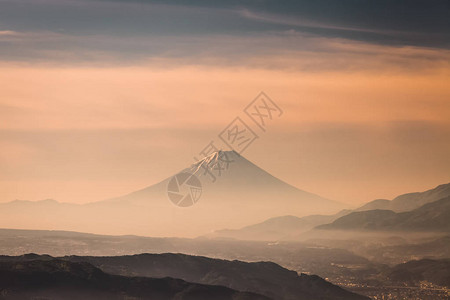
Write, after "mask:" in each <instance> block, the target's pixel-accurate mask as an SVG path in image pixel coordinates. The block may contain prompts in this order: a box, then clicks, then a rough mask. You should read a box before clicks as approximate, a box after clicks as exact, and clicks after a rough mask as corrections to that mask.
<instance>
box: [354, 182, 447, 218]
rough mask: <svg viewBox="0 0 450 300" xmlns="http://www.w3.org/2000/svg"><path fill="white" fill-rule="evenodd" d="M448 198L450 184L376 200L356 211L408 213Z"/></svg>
mask: <svg viewBox="0 0 450 300" xmlns="http://www.w3.org/2000/svg"><path fill="white" fill-rule="evenodd" d="M447 196H450V183H447V184H441V185H439V186H437V187H435V188H434V189H431V190H428V191H425V192H416V193H408V194H403V195H400V196H398V197H395V198H394V199H393V200H386V199H376V200H373V201H370V202H369V203H367V204H365V205H363V206H361V207H359V208H357V209H356V210H357V211H364V210H373V209H384V210H392V211H395V212H404V211H410V210H413V209H416V208H419V207H420V206H422V205H424V204H427V203H431V202H434V201H437V200H440V199H442V198H445V197H447Z"/></svg>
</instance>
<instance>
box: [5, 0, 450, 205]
mask: <svg viewBox="0 0 450 300" xmlns="http://www.w3.org/2000/svg"><path fill="white" fill-rule="evenodd" d="M262 2H264V1H262ZM262 2H261V3H262ZM344 2H345V1H344ZM257 3H259V2H253V1H243V2H241V3H239V4H238V3H235V2H233V1H232V2H230V3H229V4H219V2H217V3H216V2H214V1H212V2H205V1H193V2H192V3H191V4H189V5H187V4H182V3H181V2H178V1H171V2H168V3H162V2H159V1H143V2H129V3H128V2H125V1H81V0H80V1H34V2H32V1H0V11H1V12H0V20H1V22H0V120H1V121H0V195H1V198H0V201H1V202H8V201H12V200H14V199H23V200H41V199H46V198H52V199H56V200H58V201H62V202H75V203H85V202H89V201H97V200H103V199H106V198H110V197H114V196H118V195H122V194H125V193H128V192H132V191H134V190H137V189H140V188H143V187H145V186H148V185H151V184H154V183H157V182H159V181H161V180H163V179H165V178H167V177H169V176H172V175H174V174H175V173H176V172H178V171H180V170H181V169H183V168H185V167H187V166H188V165H189V164H191V163H192V162H193V156H198V153H199V151H200V150H201V149H203V148H204V147H205V146H206V144H208V143H209V141H211V139H214V138H215V137H216V136H217V135H218V134H219V132H220V131H222V129H223V128H224V127H225V126H226V125H228V123H229V122H230V121H231V120H233V119H234V118H235V117H237V116H244V113H243V109H244V107H245V106H246V105H247V104H248V103H249V102H250V101H252V100H253V99H254V98H255V97H256V96H257V95H258V94H259V92H261V91H264V92H265V93H266V94H267V95H268V96H269V97H271V98H272V100H273V101H274V102H276V103H277V104H278V105H279V106H280V107H281V108H282V109H283V112H284V114H283V115H282V116H281V117H280V118H277V119H275V120H273V121H272V122H271V123H270V124H269V125H268V129H267V132H265V133H264V132H262V131H258V135H259V139H258V140H256V141H255V143H254V144H252V145H251V147H249V148H248V149H247V150H246V151H245V152H244V153H243V155H244V156H245V157H246V158H247V159H249V160H250V161H252V162H254V163H255V164H257V165H258V166H260V167H261V168H263V169H265V170H266V171H268V172H269V173H271V174H273V175H274V176H276V177H278V178H280V179H282V180H284V181H286V182H288V183H290V184H292V185H294V186H296V187H298V188H300V189H303V190H306V191H309V192H313V193H317V194H319V195H321V196H324V197H327V198H330V199H334V200H338V201H341V202H344V203H348V204H351V205H357V204H359V203H362V202H366V201H369V200H372V199H376V198H387V199H391V198H393V197H395V196H396V195H398V194H402V193H406V192H413V191H422V190H426V189H429V188H433V187H434V186H436V185H439V184H443V183H448V182H450V155H449V153H450V84H449V83H450V50H449V45H448V41H449V39H448V37H449V33H448V28H449V27H447V29H445V28H444V29H441V30H436V28H442V25H445V24H446V23H445V22H446V21H445V20H444V19H443V18H442V16H441V15H440V14H439V9H438V8H436V11H435V12H434V10H433V13H432V12H430V13H429V14H427V15H426V16H423V15H420V16H422V17H423V18H426V17H429V18H430V19H429V20H428V19H426V20H425V21H430V22H431V23H430V24H429V25H427V26H423V25H421V24H423V23H422V22H421V21H422V20H420V19H419V20H418V19H417V18H416V19H414V18H413V16H415V15H414V14H415V13H416V10H417V11H420V8H414V7H412V8H411V9H410V10H409V11H408V12H406V13H405V14H412V16H409V15H405V16H404V17H403V16H401V15H400V16H398V15H397V16H395V14H394V16H392V20H391V19H382V20H381V21H382V22H381V21H380V22H371V21H370V20H372V18H369V17H367V16H372V17H373V18H375V19H376V18H377V17H379V16H380V15H381V13H380V11H381V8H380V7H378V6H377V5H379V4H376V3H374V2H371V4H367V3H368V2H367V1H362V2H361V3H363V4H364V3H366V6H368V8H367V9H365V7H362V8H361V10H359V13H357V14H356V15H354V16H351V17H349V16H348V14H347V13H344V12H345V11H344V10H340V9H329V10H325V12H323V13H318V12H320V6H319V4H310V3H309V2H307V1H299V2H293V1H287V2H286V6H285V7H281V8H277V7H275V6H271V5H269V4H267V5H258V4H257ZM267 3H270V1H267ZM319 3H322V5H328V4H330V3H331V2H329V1H319ZM380 3H383V1H382V2H380ZM402 3H403V2H401V1H399V2H394V3H393V4H392V10H393V11H394V12H396V11H397V10H398V12H404V10H402V9H401V8H402V6H401V5H402ZM439 3H441V2H439ZM301 5H303V6H301ZM361 5H362V4H361ZM397 6H398V7H397ZM377 9H378V10H377ZM415 9H416V10H415ZM106 14H109V16H111V15H113V16H114V17H109V18H107V17H105V15H106ZM63 16H64V17H63ZM147 16H148V17H147ZM159 16H165V18H162V17H159ZM395 17H396V18H397V21H395V20H394V19H395ZM169 20H172V21H169ZM399 20H400V21H399ZM414 20H415V21H414ZM433 22H435V23H436V24H435V23H433ZM447 22H448V21H447ZM427 24H428V23H427ZM433 26H435V27H436V28H435V27H433ZM430 32H433V35H430Z"/></svg>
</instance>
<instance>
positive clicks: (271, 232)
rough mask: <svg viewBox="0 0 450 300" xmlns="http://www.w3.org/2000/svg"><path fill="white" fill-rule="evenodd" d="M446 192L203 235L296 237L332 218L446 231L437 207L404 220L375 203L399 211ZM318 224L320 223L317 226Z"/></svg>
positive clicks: (447, 188)
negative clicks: (434, 210) (433, 213)
mask: <svg viewBox="0 0 450 300" xmlns="http://www.w3.org/2000/svg"><path fill="white" fill-rule="evenodd" d="M448 196H450V183H449V184H442V185H439V186H437V187H436V188H433V189H431V190H428V191H425V192H416V193H408V194H403V195H400V196H398V197H396V198H395V199H394V200H392V201H391V200H384V199H377V200H373V201H371V202H369V203H367V204H365V205H363V206H361V207H359V208H357V209H355V210H353V211H352V210H342V211H340V212H338V213H336V214H333V215H310V216H305V217H296V216H292V215H287V216H280V217H274V218H270V219H267V220H266V221H263V222H261V223H257V224H253V225H249V226H245V227H242V228H240V229H223V230H216V231H214V232H213V233H211V234H208V235H206V237H209V238H233V239H239V240H265V241H273V240H281V241H282V240H298V239H299V237H300V236H301V235H302V233H305V232H306V231H308V230H311V229H313V228H315V227H316V226H319V227H318V228H320V229H325V228H327V229H330V228H332V225H325V224H329V223H332V222H336V223H339V224H341V223H340V222H343V223H344V222H345V223H346V224H347V225H346V226H347V227H348V228H349V229H350V228H353V229H355V228H366V227H367V228H366V229H368V228H375V227H377V226H381V227H383V228H384V230H389V222H390V221H393V219H395V220H397V221H396V222H399V223H402V224H397V225H395V224H392V230H405V229H407V228H408V226H411V227H410V230H411V231H413V230H421V231H428V230H432V231H436V230H437V231H446V230H447V229H446V228H448V227H447V226H448V224H447V222H446V221H445V218H446V216H445V215H441V218H443V220H440V221H438V219H434V218H437V217H438V216H437V215H439V214H443V212H439V211H437V212H436V213H437V215H430V214H429V213H430V212H428V214H427V213H425V212H424V211H419V212H416V214H414V215H413V216H412V217H411V218H416V219H414V220H411V219H409V220H406V219H405V220H404V221H400V220H403V218H407V217H406V216H407V215H398V214H396V213H395V212H394V211H391V210H387V209H380V208H379V207H395V208H396V209H397V210H398V211H403V210H405V209H407V208H411V207H414V208H418V207H420V206H421V205H419V204H422V205H423V204H427V203H433V202H436V201H437V200H439V199H442V198H445V197H448ZM439 197H441V198H439ZM437 205H439V204H437ZM444 206H445V205H444ZM432 207H434V206H432ZM430 209H431V208H430ZM437 210H439V208H437ZM357 212H361V213H357ZM420 212H422V213H423V214H422V215H420V217H419V214H420ZM357 218H361V220H356V219H357ZM428 218H433V219H434V220H432V221H431V222H428V221H427V220H428ZM338 220H339V221H338ZM364 222H366V223H367V224H363V223H364ZM343 223H342V224H343ZM377 224H378V225H377ZM320 225H324V226H323V227H321V226H320ZM333 226H334V225H333ZM336 226H341V227H339V229H343V228H344V227H343V226H344V225H337V224H336ZM355 226H359V227H355ZM440 226H442V228H440ZM371 230H374V229H371Z"/></svg>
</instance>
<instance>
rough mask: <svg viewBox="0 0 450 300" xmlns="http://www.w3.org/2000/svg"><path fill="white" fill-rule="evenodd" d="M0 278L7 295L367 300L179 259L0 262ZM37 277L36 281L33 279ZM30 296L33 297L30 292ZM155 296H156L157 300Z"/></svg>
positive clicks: (271, 274) (282, 275) (281, 272)
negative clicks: (42, 291)
mask: <svg viewBox="0 0 450 300" xmlns="http://www.w3.org/2000/svg"><path fill="white" fill-rule="evenodd" d="M94 266H96V267H98V268H100V269H101V271H100V269H97V268H96V267H94ZM104 272H106V273H107V274H106V273H104ZM0 274H1V275H2V276H4V278H5V281H4V282H2V281H0V288H1V287H3V289H5V288H6V289H7V290H8V291H11V293H12V295H14V292H16V291H17V292H18V291H19V288H20V286H14V284H16V285H17V283H18V282H20V284H19V285H21V287H23V288H24V289H26V288H29V289H31V290H32V287H33V286H34V285H37V284H39V286H40V287H44V289H48V290H50V291H52V290H53V289H55V288H57V287H59V286H61V285H64V286H66V285H67V286H68V288H70V289H71V290H70V293H74V294H75V295H76V294H77V289H76V288H77V286H78V287H79V288H81V291H82V292H84V290H86V291H91V292H92V293H96V292H105V293H112V292H115V293H116V294H118V293H122V294H124V293H125V294H126V295H130V296H134V297H143V299H158V300H159V299H161V300H162V299H236V300H238V299H266V298H263V297H261V296H259V295H265V296H267V297H269V298H271V299H280V300H281V299H283V300H291V299H292V300H294V299H299V300H301V299H324V300H325V299H367V298H365V297H363V296H360V295H357V294H354V293H351V292H348V291H346V290H344V289H342V288H340V287H338V286H335V285H333V284H331V283H329V282H326V281H325V280H323V279H321V278H320V277H318V276H309V275H305V274H302V275H300V276H299V275H298V274H297V273H296V272H294V271H289V270H287V269H285V268H282V267H280V266H279V265H277V264H275V263H271V262H257V263H246V262H241V261H236V260H235V261H227V260H219V259H211V258H207V257H200V256H190V255H184V254H169V253H168V254H140V255H132V256H114V257H93V256H90V257H85V256H67V257H60V258H57V259H55V258H53V257H51V256H48V255H44V256H39V255H35V254H28V255H24V256H19V257H17V256H16V257H10V256H0ZM39 274H41V276H42V277H37V275H39ZM109 274H115V275H109ZM126 276H133V278H130V277H126ZM134 276H139V277H134ZM150 278H162V279H150ZM171 278H180V279H182V280H178V281H177V280H175V279H171ZM19 280H20V281H19ZM187 281H189V282H195V283H197V284H192V283H188V282H187ZM5 286H6V287H5ZM222 286H225V287H228V288H223V287H222ZM65 288H66V287H65ZM97 288H100V291H97ZM72 289H73V290H72ZM237 291H241V292H237ZM244 291H245V293H244ZM32 292H34V293H37V292H36V291H34V290H32ZM58 292H61V293H62V292H69V291H64V290H63V291H60V290H58ZM78 292H79V291H78ZM157 293H160V294H161V297H160V298H158V297H157V295H158V294H157ZM100 295H102V294H100ZM146 295H148V296H147V298H146V297H145V296H146ZM180 295H181V296H180ZM208 296H209V297H210V298H207V297H208ZM177 297H179V298H177Z"/></svg>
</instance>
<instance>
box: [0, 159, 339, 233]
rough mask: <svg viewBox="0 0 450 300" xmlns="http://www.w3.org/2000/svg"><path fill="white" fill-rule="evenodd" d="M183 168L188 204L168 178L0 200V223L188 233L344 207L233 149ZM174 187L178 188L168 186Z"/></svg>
mask: <svg viewBox="0 0 450 300" xmlns="http://www.w3.org/2000/svg"><path fill="white" fill-rule="evenodd" d="M224 161H225V162H224ZM219 166H220V168H219ZM183 172H189V173H191V174H194V175H195V176H196V178H198V180H199V181H200V183H201V188H199V189H196V190H195V192H196V193H197V194H196V195H197V196H198V195H201V197H200V198H199V199H198V202H196V204H194V205H192V206H189V207H179V206H176V205H175V204H174V203H172V202H171V200H169V195H174V194H175V195H176V196H178V195H184V194H186V193H189V191H190V192H192V191H193V190H192V186H186V185H183V184H182V183H181V182H180V183H179V184H180V186H179V187H178V186H176V185H175V186H172V185H173V181H172V179H173V178H174V177H170V178H167V179H165V180H163V181H161V182H160V183H158V184H155V185H152V186H150V187H147V188H144V189H142V190H139V191H136V192H133V193H130V194H127V195H125V196H121V197H117V198H113V199H109V200H104V201H99V202H94V203H88V204H84V205H76V204H69V203H59V202H57V201H55V200H43V201H36V202H31V201H18V200H16V201H12V202H8V203H2V204H0V227H8V228H34V229H58V230H71V231H84V232H96V233H102V234H136V235H146V236H182V237H194V236H198V235H204V234H207V233H209V232H212V231H213V230H217V229H220V228H230V227H231V228H232V227H240V226H243V225H245V224H249V223H256V222H259V221H261V220H264V219H266V218H270V217H273V216H274V215H286V214H295V215H298V216H302V215H309V214H331V213H337V212H338V211H340V210H341V209H343V208H345V205H343V204H341V203H338V202H335V201H332V200H328V199H325V198H323V197H320V196H318V195H315V194H312V193H308V192H305V191H302V190H300V189H298V188H296V187H294V186H291V185H289V184H287V183H285V182H283V181H281V180H279V179H277V178H276V177H274V176H272V175H270V174H269V173H267V172H266V171H264V170H263V169H261V168H259V167H258V166H256V165H255V164H253V163H251V162H250V161H248V160H247V159H245V158H244V157H243V156H241V155H239V154H238V153H236V152H234V151H219V152H215V153H213V154H211V155H209V156H208V157H205V158H203V159H201V160H200V161H198V162H197V163H195V164H193V165H191V166H190V167H188V168H186V169H184V170H182V171H181V172H180V173H183ZM174 175H175V174H174ZM213 176H214V177H213ZM169 184H172V185H171V186H169ZM178 188H179V189H180V190H179V192H174V191H173V190H172V189H178ZM189 189H190V190H189ZM169 190H170V191H169ZM169 192H170V193H169Z"/></svg>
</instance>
